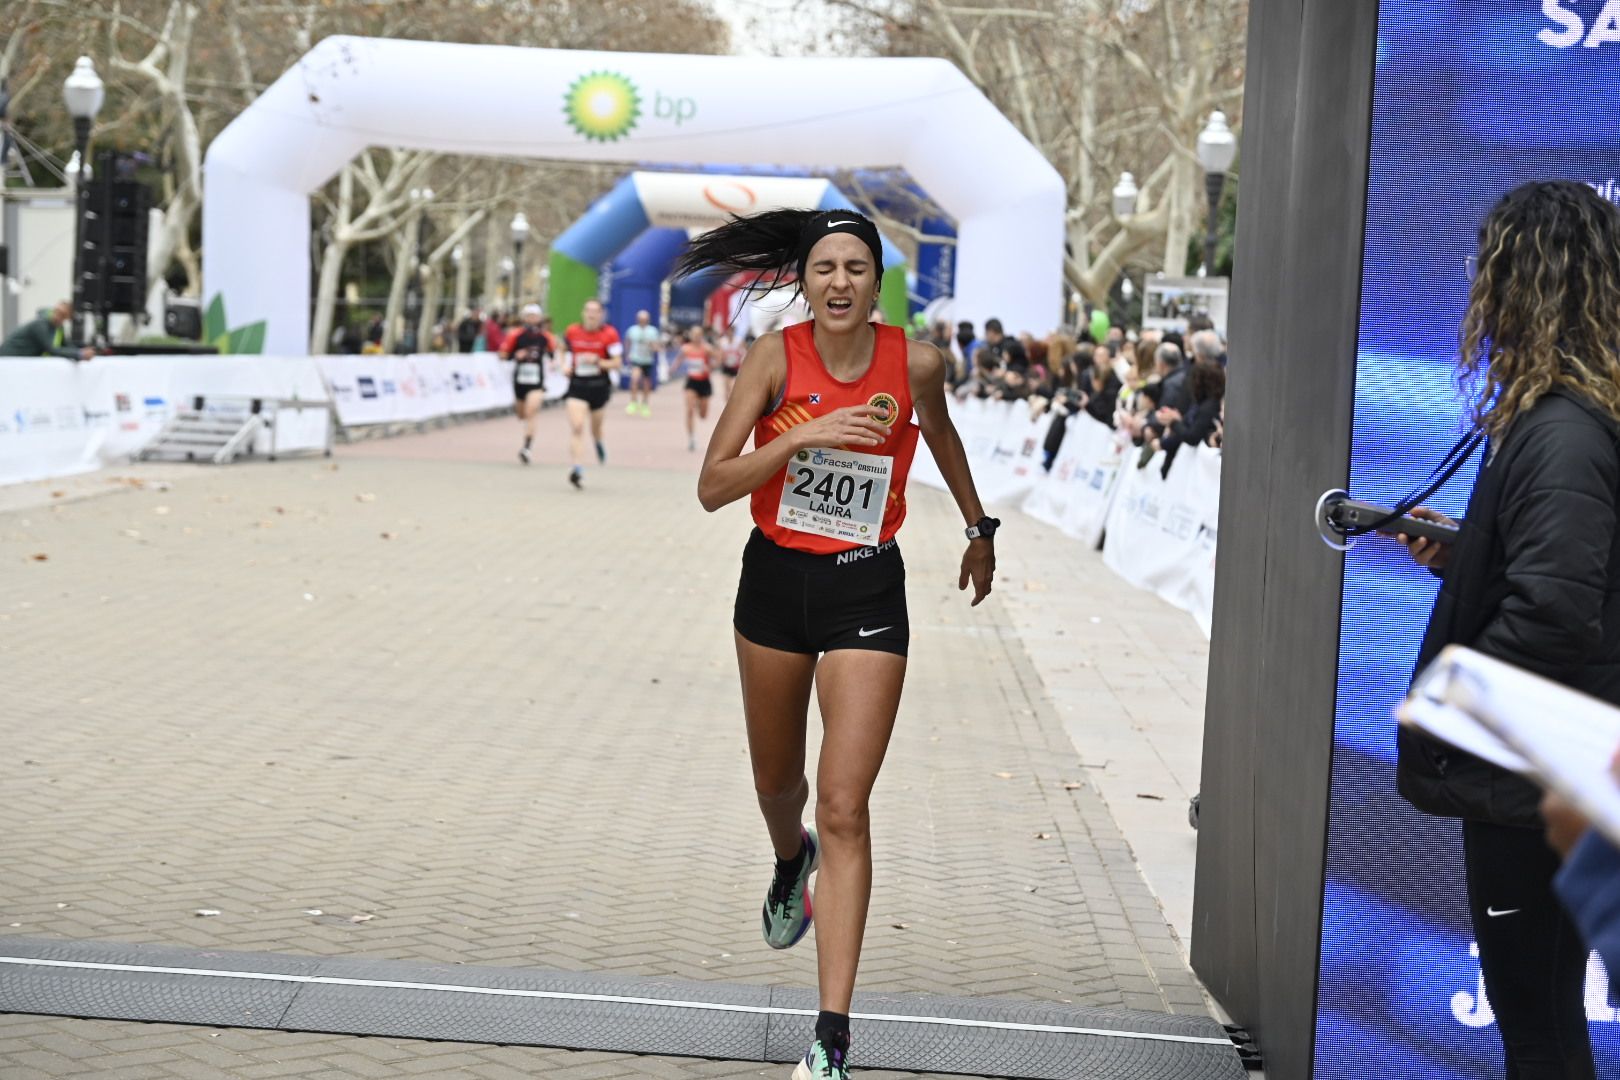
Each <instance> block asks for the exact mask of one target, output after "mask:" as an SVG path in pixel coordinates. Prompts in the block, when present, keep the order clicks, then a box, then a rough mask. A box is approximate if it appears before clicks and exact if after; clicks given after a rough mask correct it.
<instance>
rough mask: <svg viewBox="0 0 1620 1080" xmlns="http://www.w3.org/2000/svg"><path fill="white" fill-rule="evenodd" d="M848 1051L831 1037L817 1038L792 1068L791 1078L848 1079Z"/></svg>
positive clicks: (801, 1079)
mask: <svg viewBox="0 0 1620 1080" xmlns="http://www.w3.org/2000/svg"><path fill="white" fill-rule="evenodd" d="M848 1057H849V1052H848V1051H847V1050H845V1049H844V1047H842V1046H839V1045H838V1044H837V1043H835V1042H833V1041H832V1040H831V1039H817V1040H816V1041H815V1042H813V1043H811V1044H810V1049H809V1050H807V1051H805V1055H804V1060H803V1061H801V1062H799V1066H798V1068H796V1069H794V1070H793V1080H849V1062H848Z"/></svg>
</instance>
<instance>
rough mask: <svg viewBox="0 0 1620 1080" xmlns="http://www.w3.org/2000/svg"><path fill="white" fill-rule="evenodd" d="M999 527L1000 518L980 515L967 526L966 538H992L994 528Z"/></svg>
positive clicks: (994, 532) (993, 537) (994, 531)
mask: <svg viewBox="0 0 1620 1080" xmlns="http://www.w3.org/2000/svg"><path fill="white" fill-rule="evenodd" d="M999 528H1001V519H1000V518H993V517H982V518H980V519H979V520H978V521H977V522H975V523H974V524H972V525H969V526H968V528H967V538H968V539H969V540H994V539H995V536H996V530H997V529H999Z"/></svg>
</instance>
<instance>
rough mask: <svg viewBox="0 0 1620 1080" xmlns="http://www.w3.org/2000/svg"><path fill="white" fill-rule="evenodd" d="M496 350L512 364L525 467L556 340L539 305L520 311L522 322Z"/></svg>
mask: <svg viewBox="0 0 1620 1080" xmlns="http://www.w3.org/2000/svg"><path fill="white" fill-rule="evenodd" d="M498 348H499V351H500V354H501V357H502V358H503V359H506V360H512V361H514V364H513V367H512V396H513V397H515V398H516V399H517V402H516V404H515V405H514V406H513V409H514V411H516V413H517V418H518V419H519V420H520V421H522V423H523V448H522V449H521V450H519V451H518V460H519V461H521V462H523V464H525V465H527V464H528V463H529V451H530V448H531V447H532V446H533V445H534V429H535V425H536V424H538V423H539V419H540V407H541V406H542V405H544V404H545V400H546V387H545V383H546V361H547V360H549V359H550V358H551V357H552V356H555V355H556V352H557V341H556V339H555V338H553V337H552V336H551V334H550V333H548V332H547V330H546V327H545V323H544V320H543V319H542V317H541V315H540V305H539V304H530V305H529V306H527V307H525V308H524V309H523V322H522V323H521V324H520V325H518V326H514V327H513V328H512V330H511V332H509V333H508V334H507V335H506V339H505V340H504V341H502V342H500V343H499V344H498Z"/></svg>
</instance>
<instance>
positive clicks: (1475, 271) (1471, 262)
mask: <svg viewBox="0 0 1620 1080" xmlns="http://www.w3.org/2000/svg"><path fill="white" fill-rule="evenodd" d="M1463 270H1464V272H1466V273H1467V274H1468V280H1469V281H1473V280H1474V278H1476V277H1478V276H1479V256H1478V255H1470V256H1468V257H1467V258H1466V259H1464V260H1463Z"/></svg>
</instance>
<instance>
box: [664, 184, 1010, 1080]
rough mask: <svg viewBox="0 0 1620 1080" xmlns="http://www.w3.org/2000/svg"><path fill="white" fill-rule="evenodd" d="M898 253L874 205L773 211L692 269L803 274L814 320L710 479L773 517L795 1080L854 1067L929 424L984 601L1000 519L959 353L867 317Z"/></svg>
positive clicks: (753, 748)
mask: <svg viewBox="0 0 1620 1080" xmlns="http://www.w3.org/2000/svg"><path fill="white" fill-rule="evenodd" d="M882 266H883V247H882V240H881V239H880V238H879V236H878V231H877V228H876V226H874V225H873V224H872V223H871V222H870V221H868V220H867V219H866V218H864V217H862V216H860V215H859V214H855V213H852V212H850V211H847V210H839V211H836V212H833V213H822V212H818V211H810V210H773V211H769V212H766V213H762V214H758V215H755V216H753V217H746V218H737V219H734V220H732V221H731V222H729V223H728V224H726V225H722V226H720V227H719V228H717V229H714V230H713V231H711V232H709V233H707V234H705V235H703V236H701V237H699V238H698V239H696V240H695V241H693V243H692V245H691V247H690V248H688V250H687V252H686V254H685V255H684V256H683V257H682V260H681V265H680V267H679V269H678V272H679V273H681V274H690V273H694V272H696V271H699V270H703V269H707V268H710V267H722V268H726V269H731V270H764V271H773V272H774V273H775V275H776V276H775V280H773V281H772V282H771V283H770V285H769V287H771V288H774V287H775V286H776V285H779V284H781V283H782V282H784V281H786V280H787V279H788V275H789V274H795V275H797V282H798V286H797V287H798V288H799V289H801V290H802V291H803V292H804V295H805V297H806V298H807V300H808V302H809V306H810V310H811V313H812V316H813V320H812V321H810V322H805V323H800V324H798V325H795V326H790V327H788V328H787V329H785V330H783V331H781V332H780V333H771V334H766V335H765V336H763V337H761V338H760V339H759V340H757V341H756V342H755V343H754V345H753V347H752V348H751V349H750V350H749V353H748V357H747V360H746V362H744V364H743V365H742V370H741V372H740V374H739V376H738V378H737V385H736V389H735V390H734V392H733V393H732V395H731V398H730V400H728V401H727V402H726V404H725V408H724V410H723V411H722V412H721V415H720V420H719V422H718V423H717V424H716V426H715V432H714V436H713V438H712V439H711V440H710V442H709V449H708V453H707V455H706V456H705V457H704V461H703V471H702V474H701V476H700V478H699V480H698V499H699V501H700V502H701V503H702V504H703V507H704V509H705V510H711V511H712V510H717V509H719V508H720V507H722V506H725V505H726V504H728V503H731V502H734V501H736V500H738V499H741V498H744V497H747V498H748V499H749V500H750V504H751V507H752V510H753V516H754V521H755V524H756V528H755V529H754V532H753V535H752V536H751V537H750V538H749V541H748V545H747V547H746V548H745V549H744V551H743V560H742V563H743V565H742V580H741V583H740V584H739V585H738V587H737V603H736V613H735V618H734V623H733V625H734V628H735V637H736V646H737V665H738V668H739V671H740V674H741V677H742V691H743V712H744V716H745V719H746V723H747V730H748V750H749V756H750V758H751V760H752V763H753V772H754V788H755V791H756V793H757V795H758V799H759V808H760V811H761V813H762V814H763V815H764V818H765V827H766V829H767V830H768V831H769V833H770V837H771V846H772V847H773V848H774V849H775V852H776V872H775V875H774V877H773V879H772V881H771V885H770V889H769V890H768V892H767V894H766V898H765V907H764V913H763V914H764V934H765V940H766V942H767V943H768V944H769V945H770V946H771V947H772V948H777V949H786V948H790V947H791V946H793V945H795V944H797V943H798V941H799V939H800V938H802V937H803V936H804V933H805V931H806V930H807V929H809V926H810V920H811V896H810V894H809V891H808V884H809V878H810V875H811V874H812V873H814V872H816V870H817V869H818V868H819V869H820V871H821V879H820V881H819V882H818V883H817V885H816V890H815V896H814V900H815V914H816V916H817V919H816V921H817V924H818V926H819V929H818V930H817V932H816V940H817V955H816V962H817V970H818V973H819V980H818V981H819V983H820V996H821V1010H822V1011H821V1013H820V1015H819V1017H818V1018H817V1021H816V1034H815V1040H814V1041H813V1042H812V1043H811V1045H810V1049H809V1051H808V1052H807V1053H806V1054H805V1056H804V1060H803V1061H802V1062H800V1064H799V1065H798V1067H797V1068H796V1069H795V1070H794V1073H793V1076H794V1080H827V1078H833V1080H845V1078H847V1077H848V1075H849V1067H848V1064H847V1060H848V1054H849V1007H850V997H851V995H852V993H853V992H854V987H855V970H856V966H857V964H858V962H859V960H860V954H861V937H862V933H863V930H864V927H865V925H866V911H867V903H868V901H869V899H870V896H871V890H872V848H871V836H870V831H869V829H870V822H869V815H868V799H869V797H870V795H871V792H872V785H873V783H874V782H875V781H876V780H877V774H878V768H879V766H880V765H882V763H883V755H884V752H885V751H886V750H887V749H888V745H889V734H890V731H891V730H892V729H893V727H894V720H895V714H896V712H897V711H898V710H899V707H900V691H901V686H902V684H903V682H904V681H905V674H906V650H907V645H908V641H909V637H910V624H909V622H908V620H907V615H906V591H905V576H906V571H905V564H904V563H903V562H902V561H901V558H900V549H899V548H898V547H897V546H896V542H895V539H894V536H895V533H896V532H897V531H898V530H899V528H900V523H901V521H902V520H903V519H904V518H905V514H906V498H905V484H906V474H907V472H908V470H909V469H910V466H911V458H912V454H913V452H914V451H915V450H916V446H917V434H918V430H919V427H920V429H921V433H922V436H923V438H924V439H926V440H927V442H928V447H929V449H930V450H931V451H932V452H933V454H934V459H935V460H936V461H937V462H938V463H939V469H940V472H941V473H942V474H943V475H944V477H945V480H946V483H947V484H948V485H949V486H950V489H951V494H952V495H953V496H954V497H955V499H956V504H957V506H958V508H959V509H960V510H961V512H962V518H963V520H964V521H966V522H968V523H970V528H969V529H968V530H967V532H968V537H969V541H968V545H967V552H966V553H965V554H964V555H963V556H962V567H961V575H960V580H959V582H958V586H959V588H962V589H966V588H967V586H968V583H969V581H971V582H972V583H973V592H974V595H973V603H974V604H977V603H979V601H981V600H983V599H984V598H985V596H987V595H988V594H989V592H990V584H991V578H992V576H993V575H994V572H995V551H994V548H993V546H992V540H991V537H992V536H993V535H994V532H995V529H996V526H997V525H999V524H1000V523H999V522H997V521H995V520H994V519H992V518H987V517H985V516H984V508H983V507H982V506H981V505H980V504H979V497H978V495H977V493H976V492H975V491H974V487H973V478H972V476H971V475H970V473H969V472H968V463H967V457H966V455H965V454H964V453H963V450H962V442H961V440H960V439H959V438H958V437H957V433H956V429H955V427H954V426H953V425H952V424H951V420H950V416H949V414H948V413H947V412H946V409H945V362H944V359H943V358H942V357H941V356H940V353H939V350H938V349H936V348H935V347H934V346H933V345H930V344H927V343H925V342H920V341H908V340H907V339H906V336H905V332H904V330H902V329H901V328H900V327H894V326H875V325H873V324H872V322H871V321H870V319H871V314H872V311H873V310H874V308H875V306H876V303H877V294H878V275H879V274H880V273H881V268H882ZM913 410H915V412H916V416H917V423H916V424H913V423H912V422H911V416H912V412H913ZM750 435H752V436H753V440H754V449H753V450H752V451H750V452H748V453H744V452H743V447H744V445H745V444H746V443H747V442H748V439H749V436H750ZM812 685H813V686H814V688H815V690H816V692H817V694H818V700H819V701H820V705H821V714H822V721H823V725H824V735H823V739H822V748H821V762H820V765H819V767H818V769H817V771H816V821H815V826H814V827H811V826H808V825H801V824H800V815H801V814H802V812H803V810H804V806H805V802H806V800H807V798H808V796H809V783H808V781H807V780H806V778H805V726H806V720H807V712H808V709H809V705H810V691H811V688H812Z"/></svg>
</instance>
